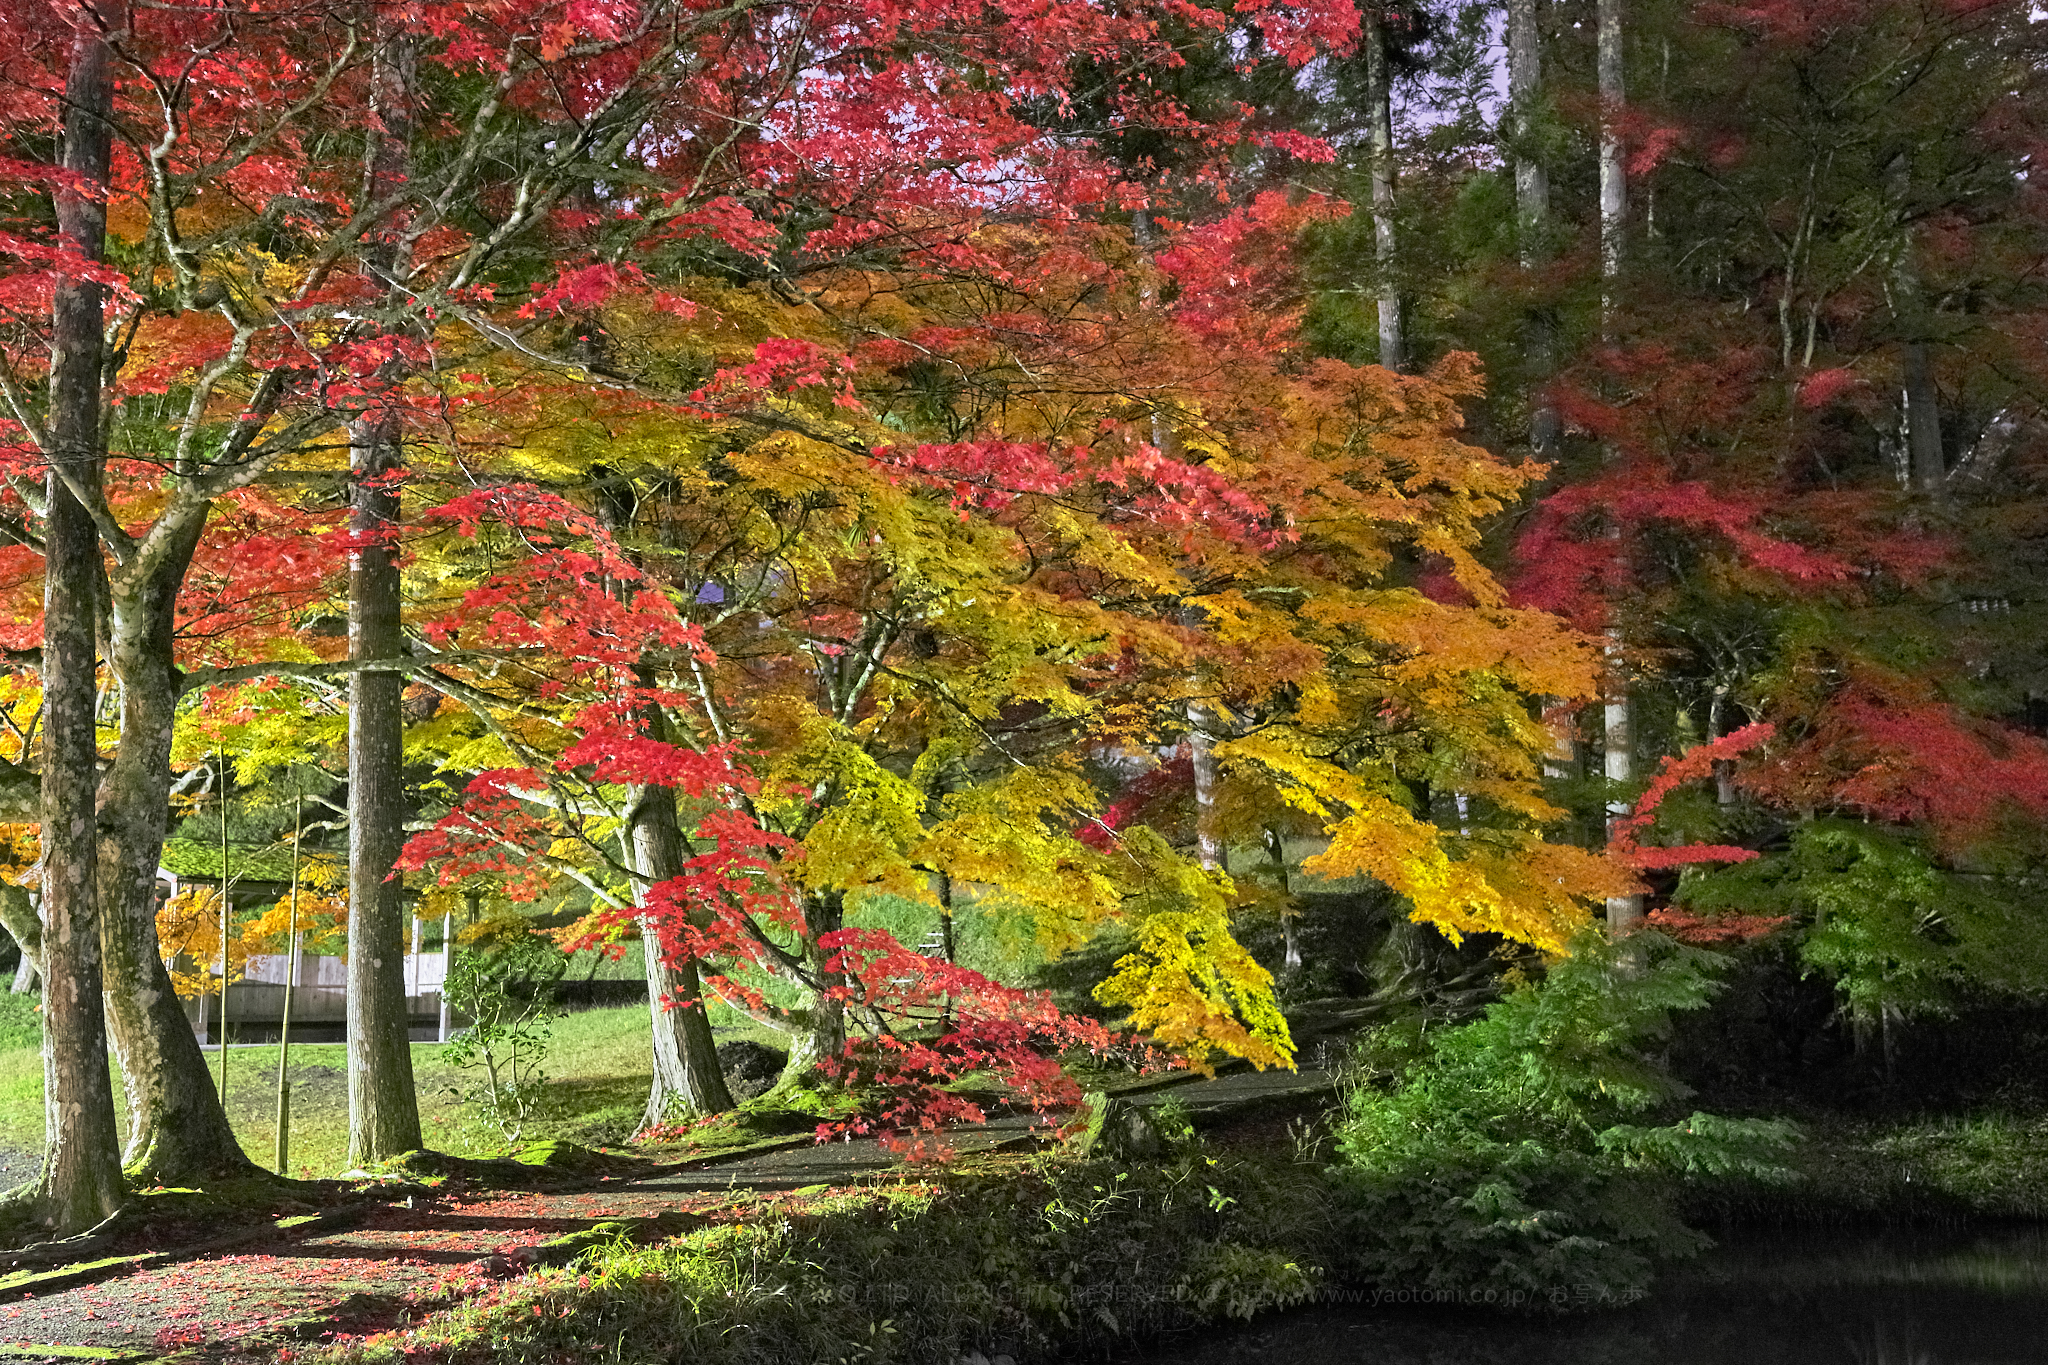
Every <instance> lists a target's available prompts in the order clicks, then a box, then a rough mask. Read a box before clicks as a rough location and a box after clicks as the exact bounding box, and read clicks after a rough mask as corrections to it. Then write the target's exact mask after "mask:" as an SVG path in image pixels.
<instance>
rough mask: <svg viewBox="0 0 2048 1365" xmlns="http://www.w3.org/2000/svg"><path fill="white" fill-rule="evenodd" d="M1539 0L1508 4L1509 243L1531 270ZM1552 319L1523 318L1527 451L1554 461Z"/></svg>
mask: <svg viewBox="0 0 2048 1365" xmlns="http://www.w3.org/2000/svg"><path fill="white" fill-rule="evenodd" d="M1539 2H1540V0H1508V112H1509V129H1510V133H1511V136H1512V137H1513V139H1514V146H1513V148H1512V152H1513V155H1514V163H1515V240H1516V243H1517V249H1518V251H1519V253H1520V256H1521V262H1522V268H1523V269H1524V270H1534V269H1535V268H1536V267H1537V266H1538V265H1540V264H1541V263H1542V262H1543V259H1544V257H1545V256H1546V255H1547V254H1548V248H1547V239H1548V236H1549V232H1550V173H1549V172H1548V171H1547V170H1546V169H1544V165H1543V160H1542V158H1541V157H1540V156H1539V155H1538V154H1537V147H1536V112H1537V109H1538V108H1539V107H1540V105H1541V104H1542V101H1543V37H1542V31H1541V28H1540V26H1539V25H1538V23H1537V5H1538V3H1539ZM1556 330H1557V329H1556V323H1555V320H1554V319H1553V318H1552V317H1551V314H1550V311H1549V309H1548V308H1538V309H1535V310H1533V311H1532V312H1531V313H1530V315H1529V319H1528V345H1527V348H1526V349H1527V358H1528V372H1529V380H1530V391H1531V397H1530V402H1529V446H1530V449H1531V450H1532V451H1533V452H1534V454H1535V456H1536V458H1537V459H1539V460H1550V459H1553V458H1555V457H1556V455H1557V448H1558V442H1559V441H1560V440H1561V439H1562V437H1563V434H1564V427H1563V424H1562V422H1560V421H1559V419H1558V415H1557V408H1556V406H1555V405H1554V404H1552V403H1551V402H1550V400H1549V399H1548V398H1547V397H1545V396H1544V395H1543V393H1542V388H1543V385H1544V384H1545V383H1547V382H1548V381H1549V379H1550V368H1551V364H1552V356H1551V352H1552V350H1553V348H1554V345H1555V336H1554V333H1555V332H1556Z"/></svg>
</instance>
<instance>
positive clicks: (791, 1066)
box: [776, 891, 846, 1086]
mask: <svg viewBox="0 0 2048 1365" xmlns="http://www.w3.org/2000/svg"><path fill="white" fill-rule="evenodd" d="M845 920H846V905H845V901H844V899H843V897H842V895H841V893H839V892H837V891H831V892H822V893H816V894H812V895H809V896H806V897H805V898H804V952H805V954H806V955H807V956H808V957H809V958H810V970H811V974H812V976H813V977H814V978H815V979H816V980H817V982H818V983H819V988H818V989H817V990H815V991H812V992H810V997H811V998H810V999H809V1000H807V1001H805V1002H804V1003H803V1004H801V1005H799V1006H798V1007H797V1008H796V1009H794V1010H792V1011H790V1014H791V1016H792V1017H793V1019H794V1021H795V1022H796V1023H797V1025H798V1027H797V1029H796V1030H795V1032H793V1033H792V1034H791V1036H790V1040H789V1062H788V1064H787V1065H786V1066H784V1067H783V1069H782V1077H781V1079H780V1080H778V1081H777V1082H776V1084H777V1085H778V1086H780V1085H789V1084H791V1083H793V1082H796V1081H800V1080H802V1079H803V1078H804V1076H805V1075H807V1074H808V1073H809V1072H811V1071H812V1070H814V1069H815V1068H816V1067H817V1066H818V1065H819V1064H820V1063H823V1062H827V1061H830V1060H831V1059H833V1058H834V1057H837V1056H839V1054H840V1053H842V1052H844V1051H845V1050H846V1002H845V1001H844V1000H842V999H840V998H839V996H838V995H837V994H836V992H838V991H839V990H841V989H843V988H844V987H845V984H846V977H845V974H844V973H842V972H836V971H829V970H827V968H826V963H827V962H828V961H829V960H830V958H831V954H829V953H827V952H825V950H824V949H822V948H820V947H819V946H818V940H819V939H820V938H822V937H823V936H824V935H826V934H829V933H831V932H833V931H834V930H836V929H839V928H841V927H843V925H844V924H845Z"/></svg>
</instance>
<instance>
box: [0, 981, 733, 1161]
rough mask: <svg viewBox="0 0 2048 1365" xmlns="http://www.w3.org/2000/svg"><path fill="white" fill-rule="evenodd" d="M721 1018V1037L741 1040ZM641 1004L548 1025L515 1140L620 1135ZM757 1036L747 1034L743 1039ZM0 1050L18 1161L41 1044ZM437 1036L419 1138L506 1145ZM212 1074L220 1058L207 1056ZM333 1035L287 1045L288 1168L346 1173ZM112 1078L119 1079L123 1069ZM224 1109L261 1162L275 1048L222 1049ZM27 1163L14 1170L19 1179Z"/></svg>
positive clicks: (27, 1139)
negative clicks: (473, 1102) (462, 1098)
mask: <svg viewBox="0 0 2048 1365" xmlns="http://www.w3.org/2000/svg"><path fill="white" fill-rule="evenodd" d="M741 1033H742V1031H741V1030H740V1029H738V1028H736V1027H735V1028H728V1027H726V1026H725V1025H724V1024H723V1023H722V1022H721V1024H720V1026H719V1035H720V1037H721V1038H727V1037H734V1036H741ZM647 1034H648V1019H647V1007H646V1006H645V1005H624V1006H619V1007H617V1008H612V1009H593V1010H582V1011H579V1012H577V1013H575V1014H570V1015H565V1016H564V1017H562V1018H560V1019H557V1020H555V1021H554V1039H553V1047H552V1050H551V1051H550V1053H549V1056H548V1058H547V1060H546V1062H545V1063H544V1064H543V1065H544V1069H545V1070H546V1071H547V1073H548V1076H549V1078H550V1080H551V1082H552V1084H551V1086H550V1089H551V1091H552V1095H551V1104H550V1106H549V1112H547V1113H546V1114H544V1115H542V1116H541V1117H540V1118H538V1119H536V1120H535V1121H532V1122H530V1123H528V1124H527V1127H526V1131H525V1132H524V1134H523V1135H522V1140H523V1141H527V1142H533V1141H541V1140H545V1139H549V1138H567V1139H570V1140H573V1141H576V1142H580V1143H583V1144H584V1145H586V1146H601V1145H607V1144H615V1143H620V1142H623V1141H625V1139H626V1138H627V1136H629V1135H630V1134H631V1133H632V1131H633V1128H634V1127H635V1125H637V1124H638V1123H639V1121H640V1114H641V1111H642V1109H643V1108H644V1107H645V1105H646V1103H647V1087H648V1083H649V1081H650V1080H651V1079H652V1075H651V1068H650V1066H649V1063H648V1036H647ZM756 1035H758V1036H760V1037H762V1038H763V1039H764V1040H765V1038H766V1036H767V1035H766V1034H765V1033H760V1032H759V1031H758V1030H748V1031H747V1036H756ZM10 1041H14V1042H15V1043H16V1045H15V1046H13V1047H8V1048H5V1049H4V1050H0V1148H5V1149H7V1151H9V1152H10V1153H13V1154H16V1155H17V1159H19V1158H20V1157H26V1156H28V1155H30V1154H34V1153H37V1152H40V1151H41V1149H42V1145H43V1064H42V1056H41V1054H40V1052H39V1051H38V1050H37V1049H36V1048H35V1047H33V1046H24V1045H22V1044H21V1042H20V1040H19V1039H11V1040H10ZM440 1053H441V1050H440V1047H439V1045H438V1044H435V1043H415V1044H413V1049H412V1061H413V1075H414V1079H415V1082H416V1084H417V1085H418V1088H419V1096H420V1126H421V1129H422V1136H423V1138H424V1139H425V1142H426V1145H427V1146H429V1147H432V1148H436V1149H438V1150H441V1151H446V1152H458V1153H462V1154H465V1155H473V1156H480V1155H495V1154H497V1153H499V1152H501V1151H503V1150H504V1148H505V1146H506V1144H505V1142H504V1140H503V1138H502V1137H501V1136H500V1135H499V1133H498V1131H497V1129H496V1128H495V1127H492V1126H490V1125H489V1124H488V1123H486V1122H483V1121H481V1116H480V1115H479V1114H478V1113H477V1112H476V1111H475V1110H474V1109H465V1106H463V1105H462V1104H461V1103H459V1101H458V1092H459V1090H460V1089H461V1088H462V1086H463V1085H464V1084H465V1082H466V1078H465V1077H463V1076H462V1075H461V1074H459V1073H458V1072H457V1071H456V1070H455V1069H454V1068H453V1067H450V1066H449V1065H448V1064H447V1063H445V1062H443V1061H442V1060H441V1055H440ZM207 1062H208V1065H209V1069H211V1070H212V1071H213V1074H214V1075H215V1076H218V1075H219V1074H220V1071H219V1067H220V1054H219V1053H218V1052H209V1053H208V1054H207ZM346 1067H347V1058H346V1055H345V1050H344V1049H343V1047H342V1045H341V1044H339V1043H294V1044H292V1051H291V1082H292V1122H291V1166H292V1171H291V1173H292V1174H293V1175H298V1176H329V1175H333V1174H335V1173H337V1172H338V1171H340V1170H341V1169H342V1162H343V1159H344V1157H345V1156H346V1154H347V1146H348V1073H347V1070H346ZM114 1084H115V1085H116V1086H117V1087H118V1086H119V1085H120V1076H119V1073H118V1072H116V1073H115V1077H114ZM228 1116H229V1118H230V1119H231V1120H232V1121H233V1122H234V1125H235V1133H236V1136H238V1137H239V1138H240V1139H241V1140H242V1149H243V1150H244V1151H246V1152H247V1153H248V1154H249V1155H250V1157H251V1158H252V1159H254V1160H255V1161H256V1162H257V1163H258V1164H260V1165H263V1166H269V1165H271V1163H272V1160H273V1158H274V1155H275V1152H276V1149H277V1148H276V1132H277V1048H276V1046H275V1045H268V1046H257V1047H236V1048H231V1049H229V1051H228ZM33 1173H34V1172H33V1169H32V1168H31V1169H30V1170H28V1171H27V1172H25V1173H23V1174H21V1175H16V1173H15V1172H14V1171H13V1169H12V1164H10V1166H9V1170H8V1174H9V1176H10V1178H26V1176H27V1175H32V1174H33Z"/></svg>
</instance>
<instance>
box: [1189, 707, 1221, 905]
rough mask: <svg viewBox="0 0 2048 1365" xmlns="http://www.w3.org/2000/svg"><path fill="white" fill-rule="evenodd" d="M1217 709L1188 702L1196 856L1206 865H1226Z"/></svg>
mask: <svg viewBox="0 0 2048 1365" xmlns="http://www.w3.org/2000/svg"><path fill="white" fill-rule="evenodd" d="M1221 720H1222V718H1221V716H1219V715H1218V714H1217V711H1216V708H1215V707H1213V706H1209V705H1207V704H1205V703H1202V702H1189V703H1188V759H1189V765H1190V766H1191V767H1192V768H1193V769H1194V776H1195V855H1196V858H1197V859H1198V860H1199V861H1200V862H1201V864H1202V866H1203V867H1206V868H1210V869H1215V868H1219V867H1221V866H1223V834H1222V831H1221V830H1219V829H1218V828H1217V819H1216V795H1217V789H1218V788H1219V787H1220V786H1221V785H1222V780H1223V775H1222V773H1221V772H1220V771H1219V770H1218V768H1217V764H1216V727H1217V726H1218V725H1219V724H1220V723H1221Z"/></svg>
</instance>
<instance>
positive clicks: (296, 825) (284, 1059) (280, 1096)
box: [277, 792, 306, 1175]
mask: <svg viewBox="0 0 2048 1365" xmlns="http://www.w3.org/2000/svg"><path fill="white" fill-rule="evenodd" d="M305 811H306V805H305V796H304V793H301V792H294V793H293V794H292V904H291V910H290V912H289V918H288V920H287V927H286V929H285V936H284V945H285V946H284V1022H283V1024H281V1025H280V1026H279V1028H278V1032H277V1173H278V1174H279V1175H290V1174H291V1147H292V1083H291V1078H290V1074H289V1072H288V1071H287V1070H286V1068H287V1066H288V1065H289V1064H290V1060H291V1055H292V987H293V986H294V985H295V984H297V982H298V979H299V838H300V836H301V835H302V834H304V833H305V828H306V825H305Z"/></svg>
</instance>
